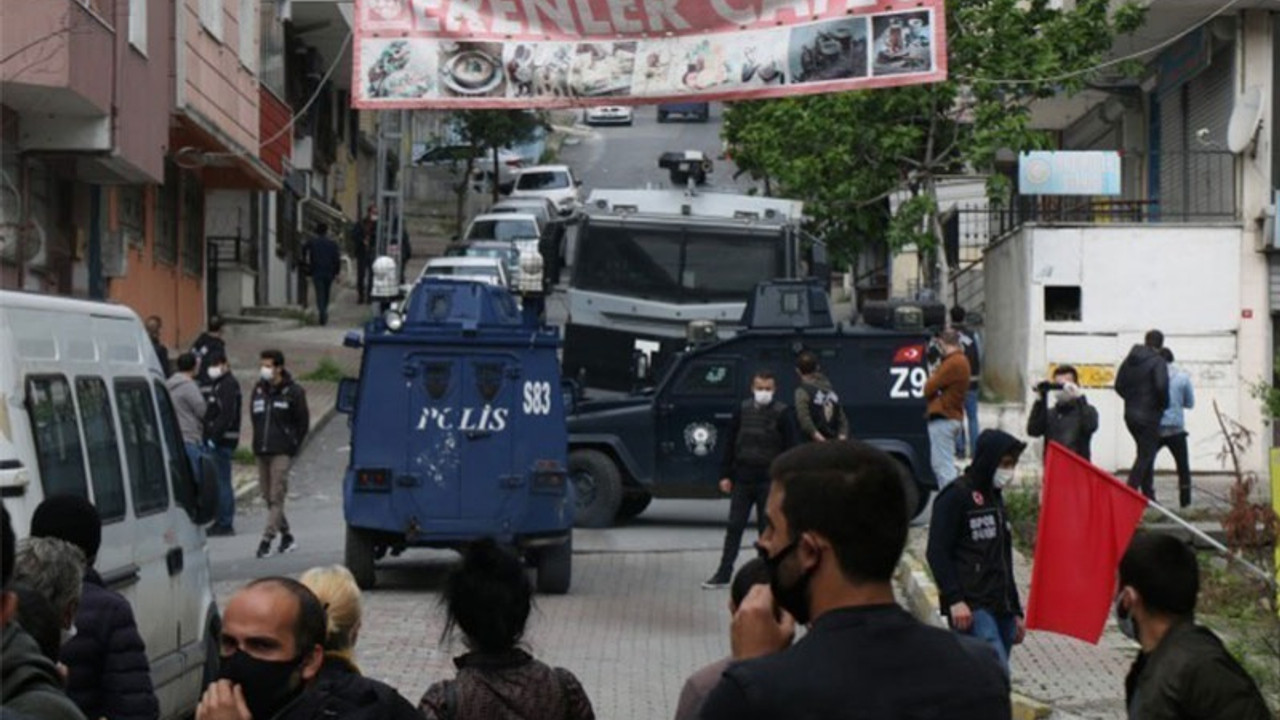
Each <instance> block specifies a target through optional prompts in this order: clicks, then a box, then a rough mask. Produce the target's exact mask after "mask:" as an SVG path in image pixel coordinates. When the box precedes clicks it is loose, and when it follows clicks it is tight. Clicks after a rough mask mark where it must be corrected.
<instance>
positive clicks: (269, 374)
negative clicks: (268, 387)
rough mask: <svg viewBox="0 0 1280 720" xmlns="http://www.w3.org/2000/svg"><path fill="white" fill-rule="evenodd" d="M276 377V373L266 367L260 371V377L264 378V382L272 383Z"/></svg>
mask: <svg viewBox="0 0 1280 720" xmlns="http://www.w3.org/2000/svg"><path fill="white" fill-rule="evenodd" d="M275 376H276V374H275V371H274V370H272V369H271V368H269V367H266V366H263V367H262V369H261V370H259V371H258V377H260V378H262V379H263V380H266V381H267V382H271V380H272V379H274V378H275Z"/></svg>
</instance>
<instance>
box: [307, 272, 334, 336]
mask: <svg viewBox="0 0 1280 720" xmlns="http://www.w3.org/2000/svg"><path fill="white" fill-rule="evenodd" d="M311 281H312V282H314V283H315V285H316V310H318V311H319V312H320V324H321V325H328V324H329V290H330V289H331V288H332V287H333V278H331V277H313V278H311Z"/></svg>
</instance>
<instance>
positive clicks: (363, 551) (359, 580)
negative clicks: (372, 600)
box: [344, 525, 378, 590]
mask: <svg viewBox="0 0 1280 720" xmlns="http://www.w3.org/2000/svg"><path fill="white" fill-rule="evenodd" d="M373 552H374V547H373V536H372V535H370V534H369V533H368V532H365V531H364V530H358V529H356V528H353V527H351V526H350V525H348V526H347V547H346V561H345V563H344V564H345V565H346V566H347V569H348V570H350V571H351V574H352V575H353V576H354V577H355V579H356V585H359V586H360V589H361V590H370V589H372V588H373V586H374V585H375V584H377V582H378V577H377V572H376V571H375V570H374V569H373Z"/></svg>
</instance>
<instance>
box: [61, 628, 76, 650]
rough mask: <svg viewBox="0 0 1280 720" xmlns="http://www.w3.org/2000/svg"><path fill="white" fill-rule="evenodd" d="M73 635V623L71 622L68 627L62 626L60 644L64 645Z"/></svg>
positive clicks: (74, 630) (74, 633)
mask: <svg viewBox="0 0 1280 720" xmlns="http://www.w3.org/2000/svg"><path fill="white" fill-rule="evenodd" d="M75 636H76V625H75V623H71V627H69V628H62V644H63V645H66V644H67V643H68V642H70V641H71V638H73V637H75Z"/></svg>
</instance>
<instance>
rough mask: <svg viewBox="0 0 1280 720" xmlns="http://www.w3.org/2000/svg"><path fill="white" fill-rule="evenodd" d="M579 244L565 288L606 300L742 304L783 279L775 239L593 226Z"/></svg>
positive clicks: (708, 230)
mask: <svg viewBox="0 0 1280 720" xmlns="http://www.w3.org/2000/svg"><path fill="white" fill-rule="evenodd" d="M579 242H580V244H581V245H580V247H579V249H578V262H577V267H576V269H575V270H574V275H573V281H572V286H573V287H575V288H578V289H581V290H591V291H595V292H604V293H609V294H611V295H620V296H624V297H637V298H645V299H649V300H657V301H661V302H674V303H686V304H693V303H705V302H734V301H745V300H746V298H747V297H748V296H749V295H750V294H751V292H752V291H753V290H754V289H755V286H756V284H757V283H759V282H761V281H764V280H772V279H774V278H777V277H781V276H782V275H783V274H784V271H783V237H782V235H781V233H778V234H769V235H762V234H754V235H752V234H744V233H742V232H737V231H733V230H727V229H726V230H721V229H713V228H679V227H642V226H627V227H608V226H600V225H596V226H592V227H590V228H589V230H588V232H587V234H586V236H585V237H583V238H581V239H580V240H579ZM726 258H732V259H733V262H725V259H726Z"/></svg>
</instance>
